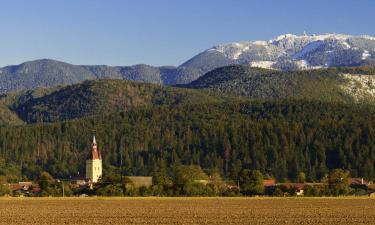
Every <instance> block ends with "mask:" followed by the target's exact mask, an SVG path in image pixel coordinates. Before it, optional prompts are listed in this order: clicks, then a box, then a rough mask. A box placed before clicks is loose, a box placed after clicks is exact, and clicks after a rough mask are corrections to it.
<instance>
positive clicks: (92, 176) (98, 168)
mask: <svg viewBox="0 0 375 225" xmlns="http://www.w3.org/2000/svg"><path fill="white" fill-rule="evenodd" d="M102 174H103V164H102V156H101V155H100V152H99V149H98V145H97V143H96V139H95V136H94V138H93V140H92V147H91V153H90V156H89V158H88V159H87V160H86V180H87V181H89V182H92V183H97V182H98V180H99V179H100V178H101V177H102Z"/></svg>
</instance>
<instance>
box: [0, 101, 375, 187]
mask: <svg viewBox="0 0 375 225" xmlns="http://www.w3.org/2000/svg"><path fill="white" fill-rule="evenodd" d="M374 113H375V109H374V108H373V107H372V106H364V105H350V104H333V103H322V102H317V101H297V100H282V101H271V102H270V101H268V102H262V101H233V102H232V103H225V104H224V103H210V104H197V105H194V104H189V105H181V106H174V107H171V106H165V107H164V106H161V107H147V108H143V109H133V110H129V111H127V112H121V113H113V114H110V115H103V116H99V117H91V118H85V119H78V120H72V121H69V122H61V123H52V124H35V125H25V126H18V127H2V128H1V129H0V158H1V161H0V162H2V163H0V176H1V175H6V176H8V178H7V179H9V180H12V181H15V180H17V179H19V180H21V179H24V178H28V179H35V178H36V177H37V176H38V175H39V174H40V172H41V171H47V172H49V173H50V174H51V175H52V176H53V177H56V178H64V179H68V178H70V177H73V176H78V175H83V174H84V172H85V160H86V157H87V156H88V154H89V152H90V149H91V146H90V145H91V143H90V141H91V138H92V135H93V133H94V132H95V133H96V136H97V140H98V144H99V149H100V150H101V153H102V156H103V165H104V168H105V169H107V168H110V167H115V168H118V169H119V168H121V169H122V171H121V174H123V175H146V176H147V175H151V174H152V172H153V171H155V169H156V168H157V167H158V163H159V162H160V161H163V162H164V163H165V165H166V167H167V170H168V171H172V170H173V165H177V164H181V165H200V167H201V168H202V169H203V171H205V172H206V173H207V174H211V172H212V171H213V170H218V171H219V173H220V175H221V176H223V177H224V178H225V180H232V181H234V182H236V181H238V180H239V178H240V173H241V171H243V170H244V169H249V170H258V171H260V173H262V174H263V175H264V176H266V177H274V178H276V179H277V180H283V179H288V180H290V181H296V180H297V179H298V175H299V174H300V172H304V173H305V174H306V179H307V180H308V181H316V180H321V179H322V178H323V177H325V176H326V175H327V174H328V173H329V171H330V170H332V169H336V168H342V169H345V170H348V171H350V174H351V176H352V177H359V176H360V177H364V178H365V179H369V180H373V179H374V178H375V171H374V163H375V127H374V126H375V123H374V119H375V117H374Z"/></svg>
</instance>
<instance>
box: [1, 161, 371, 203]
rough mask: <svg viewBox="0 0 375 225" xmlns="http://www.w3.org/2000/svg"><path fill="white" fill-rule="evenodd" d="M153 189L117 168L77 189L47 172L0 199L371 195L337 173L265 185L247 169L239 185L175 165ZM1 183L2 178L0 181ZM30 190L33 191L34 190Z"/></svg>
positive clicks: (160, 172)
mask: <svg viewBox="0 0 375 225" xmlns="http://www.w3.org/2000/svg"><path fill="white" fill-rule="evenodd" d="M152 175H153V182H152V185H150V186H147V187H146V186H137V185H135V184H134V183H133V182H132V180H131V179H129V178H128V177H126V176H122V175H121V171H120V170H118V169H117V168H114V167H110V168H108V169H107V170H106V171H105V173H104V176H103V177H102V178H101V179H99V182H98V183H96V184H93V185H84V186H79V185H78V186H77V185H76V184H74V183H71V182H70V181H64V180H60V179H54V178H53V177H52V176H51V175H50V174H49V173H48V172H41V174H40V176H39V177H38V178H37V179H36V180H35V183H37V184H38V186H36V185H35V187H37V189H38V192H31V191H30V190H28V191H20V190H15V191H11V189H10V188H9V187H8V186H7V184H5V185H4V184H3V185H0V196H4V195H12V196H20V195H23V196H33V197H46V196H54V197H70V196H132V197H137V196H158V197H165V196H169V197H173V196H276V197H282V196H306V197H320V196H349V195H351V196H365V195H368V194H369V193H370V192H369V190H368V187H367V186H366V185H358V184H356V185H351V184H350V181H349V178H350V175H349V172H347V171H343V170H341V169H335V170H332V171H330V173H329V174H328V175H327V176H325V177H324V178H322V180H321V181H320V183H304V182H305V181H306V180H305V179H306V178H305V174H304V173H303V172H301V173H300V174H299V177H298V179H299V180H298V181H299V182H302V183H299V184H296V185H302V186H303V187H297V186H293V184H292V183H284V184H283V183H279V184H277V185H268V186H267V185H265V184H264V179H265V178H266V177H264V176H263V174H262V173H261V172H260V171H259V170H248V169H244V170H242V171H241V173H240V175H239V180H238V182H237V183H235V182H233V181H227V180H224V178H223V177H222V176H221V174H220V171H219V170H218V169H214V170H212V171H211V172H210V174H206V173H205V172H204V171H203V170H202V168H201V167H200V166H198V165H181V164H175V165H173V167H172V169H171V170H168V167H167V165H166V164H165V162H164V161H162V160H161V161H159V162H158V166H157V167H156V168H155V170H154V171H153V172H152ZM0 183H1V177H0ZM31 189H34V188H33V187H32V188H31ZM22 192H23V193H22Z"/></svg>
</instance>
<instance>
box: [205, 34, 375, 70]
mask: <svg viewBox="0 0 375 225" xmlns="http://www.w3.org/2000/svg"><path fill="white" fill-rule="evenodd" d="M210 51H216V52H218V53H220V54H221V55H222V56H223V57H225V59H226V60H228V61H229V62H231V63H234V64H250V65H254V66H258V67H265V68H273V69H282V70H293V69H311V68H322V67H334V66H352V65H362V64H365V63H366V62H368V61H371V60H375V58H374V56H375V37H372V36H369V35H361V36H354V35H347V34H334V33H331V34H322V35H315V34H313V35H306V34H304V35H295V34H283V35H280V36H278V37H276V38H274V39H271V40H257V41H243V42H233V43H230V44H223V45H218V46H215V47H213V48H211V49H209V50H208V52H210Z"/></svg>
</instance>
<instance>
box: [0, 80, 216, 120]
mask: <svg viewBox="0 0 375 225" xmlns="http://www.w3.org/2000/svg"><path fill="white" fill-rule="evenodd" d="M217 101H223V99H222V98H220V99H219V98H216V97H213V96H210V95H207V94H205V93H203V92H201V91H197V90H189V89H177V88H172V87H164V86H160V85H153V84H145V83H136V82H129V81H122V80H108V79H104V80H93V81H85V82H83V83H79V84H75V85H70V86H66V87H60V88H53V89H37V90H34V91H26V92H18V93H12V94H8V95H4V96H3V97H2V98H0V103H1V102H2V104H0V105H2V107H3V108H4V114H7V115H8V116H4V117H3V120H4V121H6V119H7V118H8V117H9V118H13V117H12V116H14V115H11V114H12V113H13V114H17V115H18V117H19V118H20V119H21V120H22V121H24V122H26V123H37V122H59V121H66V120H71V119H79V118H83V117H87V116H94V115H104V114H109V113H114V112H123V111H128V110H129V109H132V108H141V107H146V108H147V107H152V106H162V105H165V106H175V105H180V104H207V103H210V102H217ZM6 106H8V107H6ZM1 109H2V108H0V112H2V111H1ZM12 122H13V124H14V123H15V121H9V124H12Z"/></svg>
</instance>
